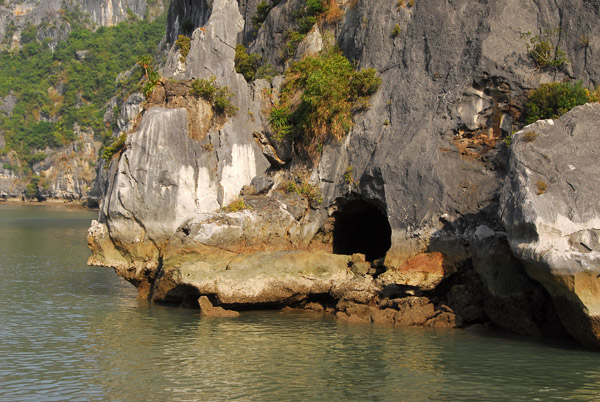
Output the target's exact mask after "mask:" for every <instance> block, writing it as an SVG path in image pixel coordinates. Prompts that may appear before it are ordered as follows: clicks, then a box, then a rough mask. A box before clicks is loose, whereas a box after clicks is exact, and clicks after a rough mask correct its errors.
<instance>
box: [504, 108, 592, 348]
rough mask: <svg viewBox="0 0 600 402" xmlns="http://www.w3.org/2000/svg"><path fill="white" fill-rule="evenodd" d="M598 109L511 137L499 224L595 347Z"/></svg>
mask: <svg viewBox="0 0 600 402" xmlns="http://www.w3.org/2000/svg"><path fill="white" fill-rule="evenodd" d="M598 121H600V104H587V105H583V106H579V107H577V108H575V109H573V110H572V111H571V112H569V113H567V114H565V115H563V116H562V117H561V118H560V119H558V120H554V121H552V120H543V121H539V122H537V123H535V124H532V125H530V126H527V127H525V128H524V129H523V130H521V131H519V132H518V133H517V134H515V136H514V138H515V142H514V144H513V145H512V146H511V148H510V153H509V157H510V159H509V171H508V173H509V180H508V181H507V182H506V184H505V186H504V188H503V191H502V198H501V204H502V211H501V212H502V220H503V222H504V225H505V226H506V230H507V233H508V240H509V243H510V246H511V249H512V251H513V253H514V254H515V255H516V256H517V257H518V258H519V259H521V260H522V261H523V262H524V264H525V268H526V270H527V273H528V274H529V275H530V276H531V277H533V278H534V279H536V280H537V281H539V282H540V283H541V284H542V285H543V286H544V287H545V288H546V290H547V291H548V292H549V293H550V294H551V295H552V297H553V299H554V302H555V305H556V307H557V311H558V313H559V316H560V318H561V320H562V322H563V323H564V324H565V327H566V329H567V330H568V331H569V332H570V333H571V334H572V335H573V336H574V337H575V338H577V339H579V340H580V341H582V342H584V343H587V344H591V345H595V346H600V341H599V339H600V247H598V240H597V239H598V233H600V203H598V194H597V189H598V188H599V186H600V179H599V177H598V174H597V172H598V168H599V166H600V165H599V160H598V155H599V154H600V144H599V143H598V135H600V130H599V128H598Z"/></svg>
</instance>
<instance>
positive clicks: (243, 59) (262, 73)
mask: <svg viewBox="0 0 600 402" xmlns="http://www.w3.org/2000/svg"><path fill="white" fill-rule="evenodd" d="M234 61H235V71H236V72H238V73H240V74H242V75H243V76H244V78H245V79H246V81H248V82H250V81H253V80H255V79H266V80H271V78H273V76H274V75H275V74H276V72H275V70H274V69H273V67H272V66H271V65H270V64H268V63H264V62H263V58H262V57H261V56H259V55H258V54H255V53H248V52H247V51H246V47H245V46H244V45H237V46H236V47H235V59H234Z"/></svg>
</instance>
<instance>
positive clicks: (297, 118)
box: [269, 49, 381, 153]
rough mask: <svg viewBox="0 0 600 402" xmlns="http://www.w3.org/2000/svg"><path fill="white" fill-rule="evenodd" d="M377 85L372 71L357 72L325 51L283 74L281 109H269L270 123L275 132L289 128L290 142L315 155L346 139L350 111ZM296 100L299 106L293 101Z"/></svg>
mask: <svg viewBox="0 0 600 402" xmlns="http://www.w3.org/2000/svg"><path fill="white" fill-rule="evenodd" d="M380 85H381V78H380V77H379V76H377V72H376V71H375V69H372V68H371V69H366V70H363V71H356V70H355V69H354V67H353V66H352V64H351V63H350V61H349V60H348V59H347V58H346V57H344V56H343V55H342V53H341V52H340V51H339V50H337V49H332V50H327V51H324V52H322V53H321V54H320V55H318V56H310V57H306V58H304V59H303V60H301V61H299V62H296V63H293V64H292V65H291V67H290V68H289V69H288V70H287V71H286V80H285V82H284V85H283V88H282V94H281V105H279V106H278V107H275V108H273V109H272V111H271V115H270V117H269V121H270V122H271V124H272V125H273V122H275V125H273V127H274V128H275V129H276V130H277V127H278V126H279V127H286V126H287V125H288V124H289V125H290V126H292V127H293V129H292V130H291V134H292V135H293V139H294V140H295V141H297V142H298V143H301V144H302V145H303V146H304V147H305V148H306V150H308V151H309V153H314V152H315V151H317V150H319V149H321V148H322V146H323V145H324V143H325V142H326V140H328V139H330V138H332V139H335V140H341V139H342V138H343V137H344V136H345V134H346V133H347V132H348V130H350V128H351V127H352V109H353V108H354V107H355V106H356V105H357V104H358V103H361V102H362V103H364V100H365V99H368V97H369V96H370V95H372V94H374V93H375V92H376V91H377V89H378V88H379V86H380ZM298 97H299V99H300V102H299V103H298V102H297V101H292V99H297V98H298ZM286 110H288V111H289V114H288V115H287V117H286V115H285V113H284V112H285V111H286ZM282 117H286V119H285V120H287V124H285V122H284V120H283V119H282ZM277 125H278V126H277Z"/></svg>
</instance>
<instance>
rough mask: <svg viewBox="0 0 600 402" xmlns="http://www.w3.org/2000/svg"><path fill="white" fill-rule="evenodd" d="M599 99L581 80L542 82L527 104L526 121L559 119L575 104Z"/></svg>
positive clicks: (528, 122) (529, 122)
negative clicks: (574, 81) (572, 81)
mask: <svg viewBox="0 0 600 402" xmlns="http://www.w3.org/2000/svg"><path fill="white" fill-rule="evenodd" d="M593 101H598V99H596V97H595V96H594V95H592V94H590V91H588V90H587V89H586V88H583V86H582V83H581V81H578V82H576V83H574V84H573V83H570V82H553V83H550V84H542V85H541V86H540V87H539V88H538V89H536V90H535V91H533V92H531V94H530V95H529V97H528V99H527V103H526V104H525V122H526V123H527V124H531V123H533V122H535V121H537V120H540V119H557V118H558V117H560V116H561V115H562V114H564V113H567V112H568V111H569V110H571V109H573V108H574V107H575V106H578V105H583V104H585V103H588V102H593Z"/></svg>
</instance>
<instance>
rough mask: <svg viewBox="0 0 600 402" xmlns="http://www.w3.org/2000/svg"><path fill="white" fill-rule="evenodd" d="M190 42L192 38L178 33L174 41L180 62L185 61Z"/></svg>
mask: <svg viewBox="0 0 600 402" xmlns="http://www.w3.org/2000/svg"><path fill="white" fill-rule="evenodd" d="M191 44H192V39H191V38H190V37H188V36H185V35H179V36H178V37H177V40H176V41H175V45H177V47H178V48H179V53H180V54H181V58H180V60H181V62H182V63H185V60H186V58H187V55H188V54H189V53H190V47H191Z"/></svg>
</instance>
